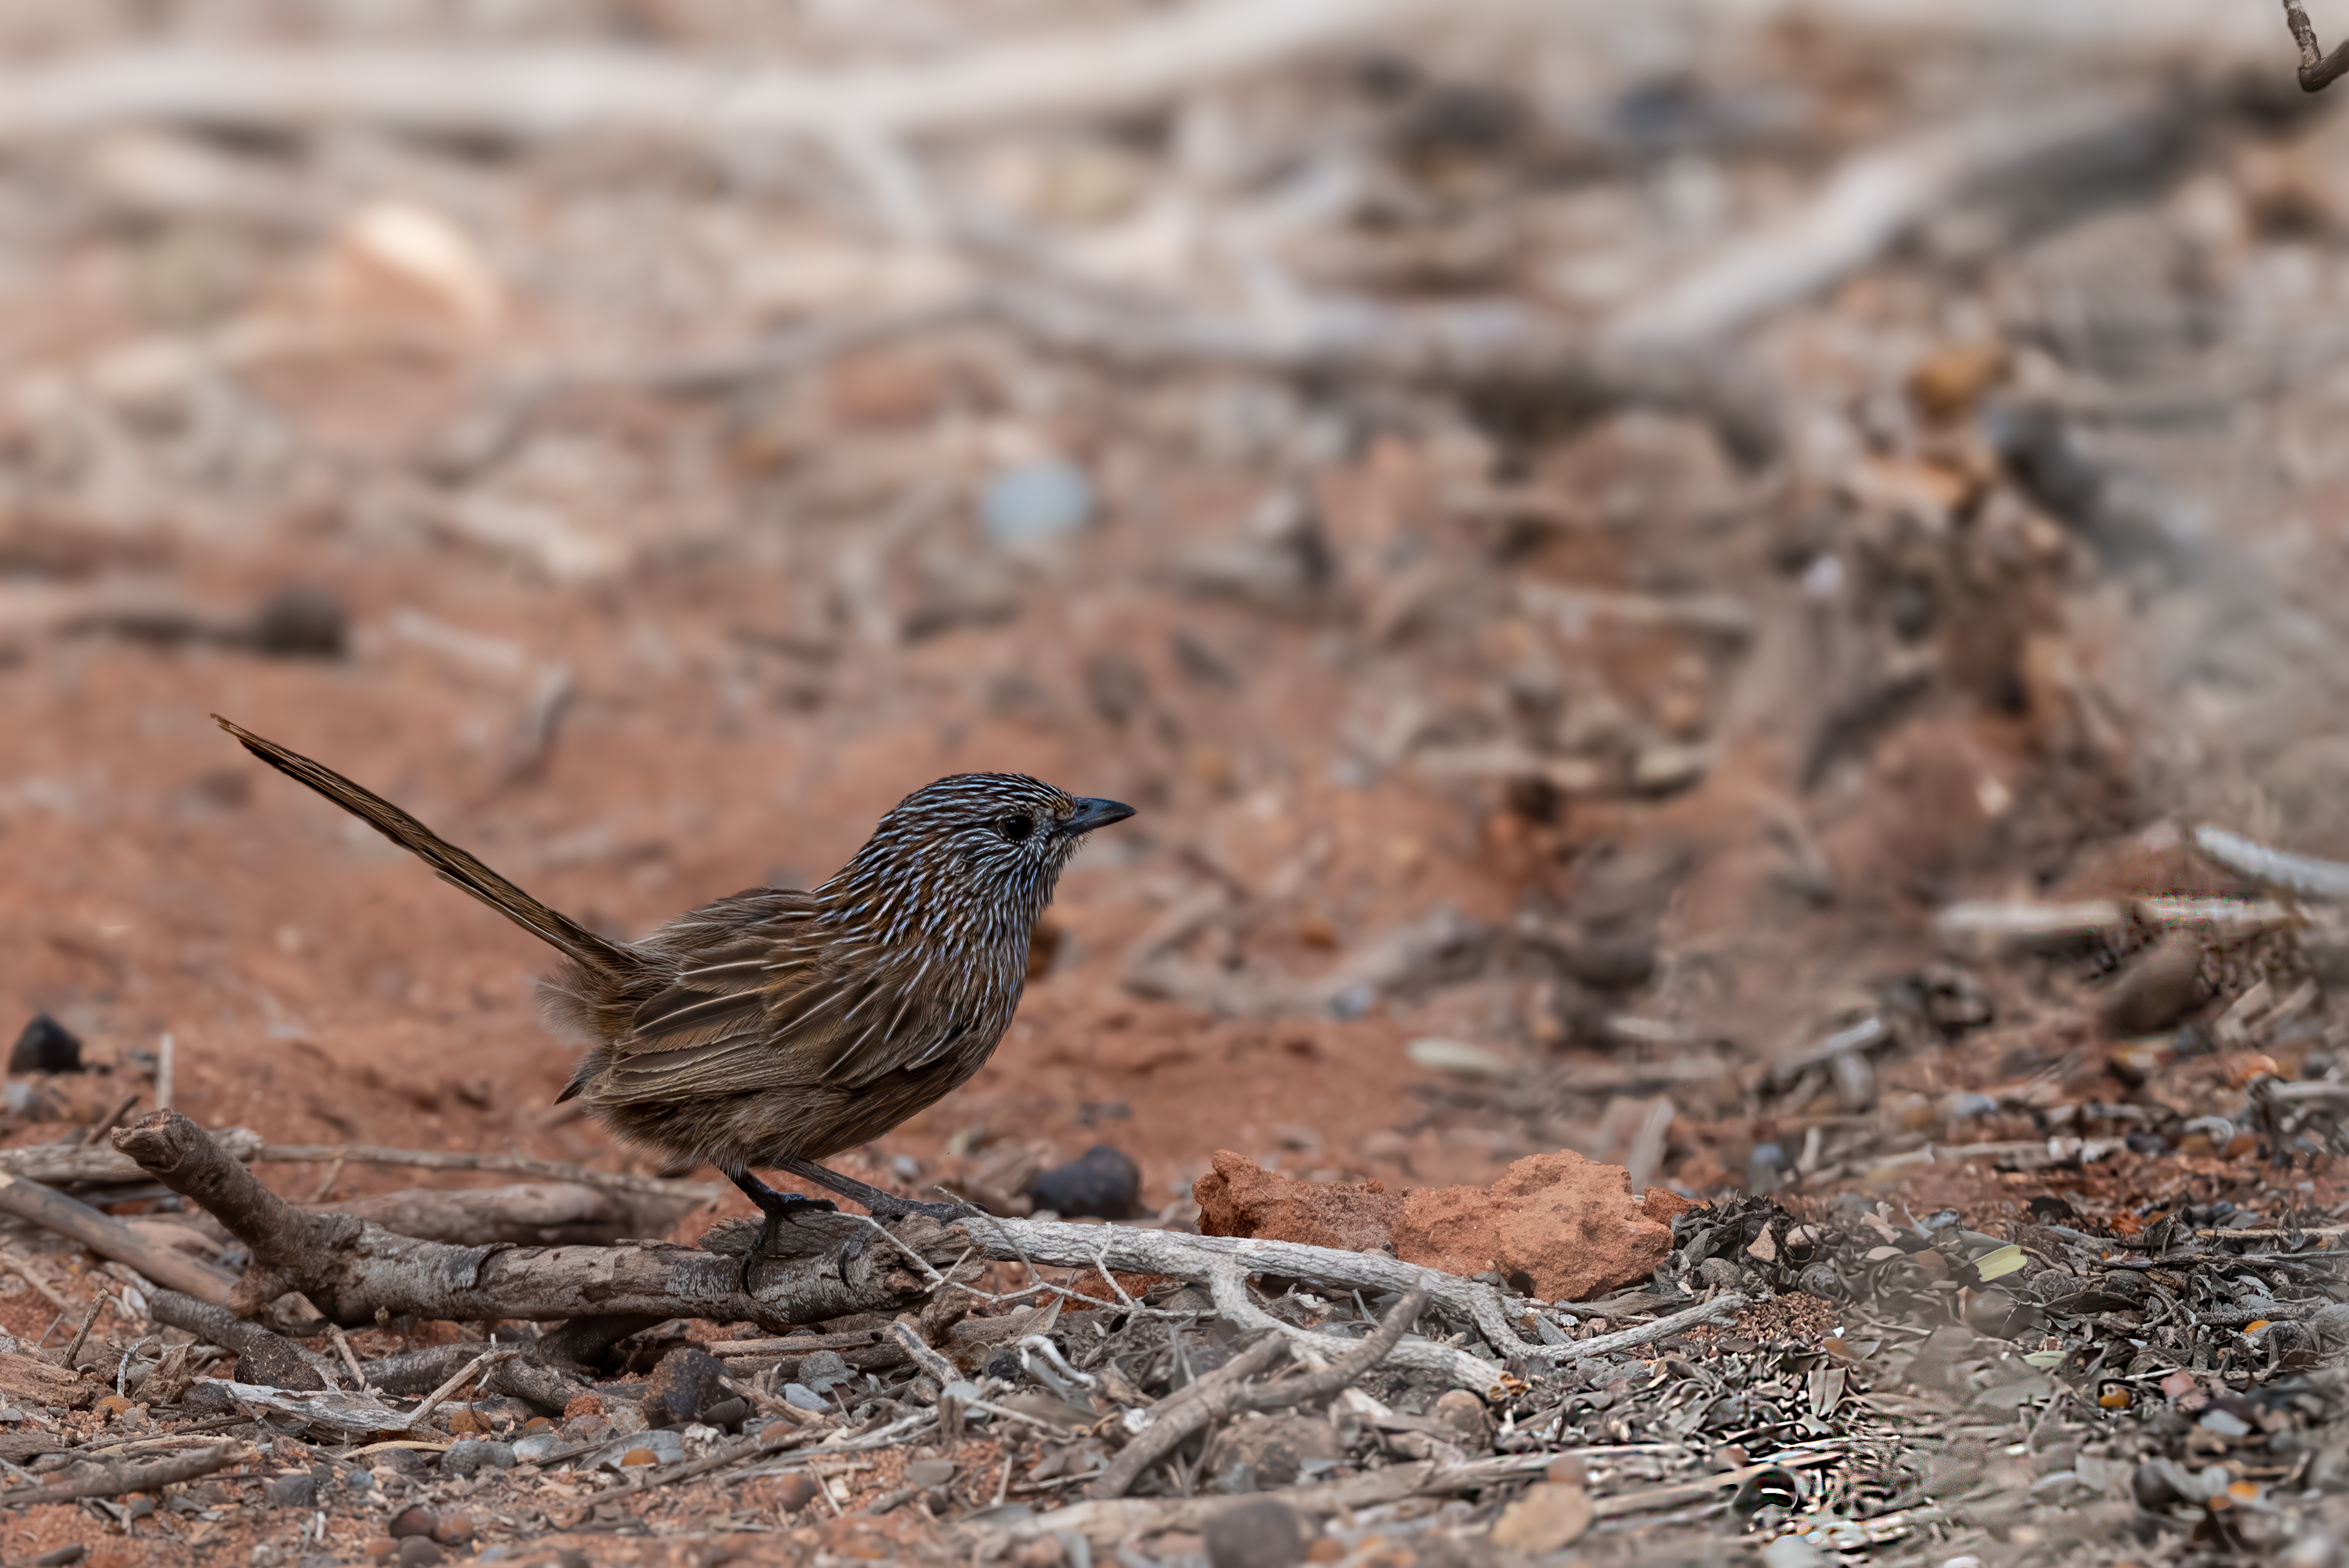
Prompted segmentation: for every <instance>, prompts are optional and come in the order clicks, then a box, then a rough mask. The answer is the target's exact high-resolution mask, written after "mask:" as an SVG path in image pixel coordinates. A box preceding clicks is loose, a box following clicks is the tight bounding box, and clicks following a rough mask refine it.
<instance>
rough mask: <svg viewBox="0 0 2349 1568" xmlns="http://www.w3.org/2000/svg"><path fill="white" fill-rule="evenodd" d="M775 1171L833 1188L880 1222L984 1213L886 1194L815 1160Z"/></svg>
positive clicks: (785, 1163) (784, 1164)
mask: <svg viewBox="0 0 2349 1568" xmlns="http://www.w3.org/2000/svg"><path fill="white" fill-rule="evenodd" d="M775 1169H776V1170H778V1171H790V1172H791V1173H792V1175H794V1176H799V1177H803V1178H805V1179H806V1180H808V1181H812V1182H814V1183H815V1184H816V1185H817V1186H819V1187H829V1188H831V1189H832V1190H833V1191H835V1192H837V1193H839V1194H840V1195H841V1196H842V1197H843V1198H854V1199H855V1200H856V1201H857V1202H860V1203H862V1204H864V1206H865V1208H867V1209H869V1210H871V1211H872V1212H873V1217H874V1219H876V1220H902V1219H905V1218H906V1217H907V1216H908V1215H912V1214H921V1215H924V1216H926V1217H927V1218H929V1219H933V1220H943V1221H947V1222H952V1221H955V1220H959V1219H961V1218H963V1217H964V1216H965V1215H968V1214H977V1213H980V1212H983V1211H981V1210H979V1209H978V1208H976V1207H974V1206H973V1205H971V1204H968V1203H925V1202H918V1201H916V1200H915V1199H912V1198H900V1197H898V1196H897V1195H896V1194H895V1193H893V1192H884V1191H881V1189H880V1188H878V1187H869V1186H867V1185H865V1184H864V1182H862V1181H858V1180H856V1178H854V1176H843V1175H842V1174H841V1173H840V1172H839V1171H833V1170H829V1169H827V1168H826V1167H824V1166H822V1165H819V1164H817V1163H816V1162H815V1161H812V1160H778V1161H775ZM755 1201H756V1200H753V1202H755Z"/></svg>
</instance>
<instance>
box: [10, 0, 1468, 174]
mask: <svg viewBox="0 0 2349 1568" xmlns="http://www.w3.org/2000/svg"><path fill="white" fill-rule="evenodd" d="M1461 10H1462V7H1461V5H1459V4H1458V0H1453V3H1452V4H1449V5H1441V6H1439V5H1434V4H1432V3H1431V0H1207V3H1205V4H1198V5H1185V6H1175V7H1171V8H1161V9H1157V10H1153V11H1148V12H1144V13H1142V14H1141V15H1139V16H1138V17H1137V18H1136V19H1135V20H1133V21H1131V22H1128V23H1126V24H1125V25H1123V26H1118V27H1112V28H1086V29H1083V30H1072V31H1068V32H1061V33H1052V34H1042V35H1038V36H1028V37H1023V38H1013V39H1010V40H1007V41H1005V42H1002V43H999V44H995V45H993V46H990V47H988V48H984V49H969V50H961V51H957V52H955V53H953V54H952V55H950V56H948V57H944V58H942V59H940V60H938V61H936V63H932V62H926V61H925V62H919V63H913V64H906V65H899V66H891V65H875V66H870V67H861V68H840V67H833V68H830V69H808V68H799V69H795V68H792V67H782V66H768V67H761V68H754V69H750V70H744V69H742V68H741V67H740V65H739V64H737V65H730V64H729V63H728V62H725V61H723V60H709V61H704V60H700V59H695V58H689V57H684V56H680V55H676V54H670V55H666V56H664V55H660V54H657V53H652V52H649V51H647V50H645V49H643V48H632V49H627V50H621V49H591V48H582V47H570V48H553V47H543V46H542V47H535V48H529V49H498V48H494V47H491V46H486V45H478V44H477V45H475V46H472V47H469V48H464V49H419V48H399V47H397V46H392V45H389V44H387V43H383V42H373V43H370V44H368V45H366V46H358V47H341V48H336V47H303V46H278V45H272V46H263V45H258V44H248V45H244V46H237V47H202V46H188V45H177V44H175V45H165V46H147V47H139V48H125V49H115V50H107V51H103V52H94V53H90V54H86V55H82V56H78V57H76V56H67V57H60V58H57V59H53V60H43V61H40V62H37V63H30V64H18V63H16V62H11V63H10V67H9V68H8V69H6V70H5V71H0V142H6V141H15V140H21V139H26V138H34V137H51V136H74V135H87V134H90V133H92V132H96V131H102V130H106V129H112V128H114V127H116V126H119V125H121V124H123V123H125V122H129V123H134V124H139V123H155V122H159V121H160V122H164V123H171V122H175V121H176V122H180V123H185V124H196V125H203V126H213V127H220V126H227V127H241V128H243V129H248V130H260V131H265V132H274V133H279V134H288V133H307V132H314V131H318V130H326V129H334V128H336V127H346V128H354V129H373V130H388V131H405V132H411V133H422V134H427V135H459V136H471V137H477V138H478V137H492V138H506V139H517V140H526V141H535V140H539V139H548V138H554V139H560V138H565V137H575V136H581V135H588V134H596V135H605V136H631V137H655V138H662V139H673V140H681V141H686V142H698V143H704V144H710V145H719V146H729V147H741V148H756V149H760V150H768V149H771V147H772V146H773V145H774V144H775V142H776V141H777V139H790V138H792V137H804V136H829V135H833V134H835V133H837V132H838V131H839V130H840V129H843V128H855V129H868V130H872V131H879V132H886V133H891V134H895V135H898V136H919V135H925V134H930V135H937V134H949V135H950V134H955V133H963V132H969V131H974V130H978V129H984V128H987V127H989V126H994V125H1000V124H1004V123H1010V122H1022V123H1034V122H1037V121H1040V120H1050V119H1065V118H1069V117H1071V116H1082V115H1089V114H1117V113H1125V112H1130V111H1133V110H1134V109H1138V108H1146V107H1148V106H1150V105H1152V104H1154V103H1159V102H1163V101H1164V100H1166V99H1167V98H1172V97H1174V96H1175V95H1177V94H1180V93H1182V92H1184V91H1186V90H1189V89H1191V88H1197V87H1204V86H1207V85H1210V84H1213V83H1216V82H1219V81H1224V80H1227V79H1230V78H1232V77H1238V76H1243V75H1247V74H1248V73H1250V72H1254V71H1258V70H1263V69H1266V68H1268V67H1273V66H1277V65H1279V64H1281V63H1283V62H1285V61H1288V60H1289V59H1291V58H1293V57H1297V56H1299V55H1302V54H1309V53H1311V52H1313V51H1315V50H1319V49H1325V48H1329V47H1330V46H1337V45H1342V44H1344V43H1347V42H1349V41H1350V40H1353V39H1356V38H1360V37H1361V36H1365V35H1368V34H1374V33H1379V32H1384V31H1389V30H1392V29H1393V28H1395V27H1397V26H1402V25H1404V24H1406V23H1408V22H1410V21H1411V20H1413V19H1414V18H1416V17H1424V16H1429V15H1444V17H1445V18H1446V19H1447V21H1449V22H1454V23H1456V22H1457V21H1458V19H1459V15H1460V13H1461Z"/></svg>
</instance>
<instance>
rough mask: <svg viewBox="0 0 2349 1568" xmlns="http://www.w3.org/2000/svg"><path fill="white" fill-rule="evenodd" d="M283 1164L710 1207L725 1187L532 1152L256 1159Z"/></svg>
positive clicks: (269, 1150) (265, 1154)
mask: <svg viewBox="0 0 2349 1568" xmlns="http://www.w3.org/2000/svg"><path fill="white" fill-rule="evenodd" d="M252 1158H253V1159H254V1160H256V1161H265V1162H267V1163H271V1164H277V1165H325V1164H329V1163H332V1162H333V1161H342V1162H343V1163H345V1164H347V1165H405V1166H410V1167H413V1168H415V1169H417V1170H420V1171H497V1172H499V1173H501V1174H502V1175H507V1176H535V1177H537V1178H538V1179H539V1180H540V1181H571V1182H576V1183H578V1184H579V1185H581V1186H585V1187H605V1188H609V1189H610V1190H611V1191H615V1192H636V1193H641V1194H643V1195H644V1196H646V1197H648V1198H684V1199H689V1200H691V1201H692V1202H696V1203H707V1202H712V1201H713V1200H715V1199H717V1198H719V1197H720V1196H722V1195H723V1194H724V1191H725V1189H723V1188H721V1187H718V1186H715V1185H713V1184H712V1183H709V1182H707V1181H663V1180H662V1179H661V1178H659V1177H657V1176H632V1175H630V1174H628V1173H627V1172H626V1171H597V1170H595V1169H594V1168H593V1167H591V1166H586V1165H570V1164H566V1163H564V1161H559V1160H533V1159H532V1158H531V1157H530V1156H529V1155H527V1154H477V1153H469V1152H466V1151H463V1150H445V1149H385V1148H381V1147H379V1146H378V1145H376V1144H372V1143H270V1144H264V1145H263V1146H262V1148H261V1150H259V1151H258V1152H257V1153H255V1154H254V1155H253V1157H252Z"/></svg>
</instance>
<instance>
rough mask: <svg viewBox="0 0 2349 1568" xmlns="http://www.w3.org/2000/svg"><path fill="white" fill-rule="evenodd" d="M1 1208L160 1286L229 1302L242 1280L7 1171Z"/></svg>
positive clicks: (2, 1176) (0, 1185) (0, 1188)
mask: <svg viewBox="0 0 2349 1568" xmlns="http://www.w3.org/2000/svg"><path fill="white" fill-rule="evenodd" d="M154 1114H160V1112H150V1115H154ZM116 1136H117V1137H119V1136H121V1135H120V1134H119V1133H117V1134H116ZM219 1159H220V1161H221V1162H222V1163H223V1164H225V1165H228V1166H230V1167H232V1168H233V1169H236V1170H240V1171H241V1170H243V1166H240V1165H237V1164H236V1162H235V1161H233V1160H232V1159H230V1158H229V1156H228V1155H226V1154H225V1153H222V1154H220V1155H219ZM0 1212H7V1213H11V1214H14V1215H16V1217H17V1218H18V1219H20V1220H30V1221H31V1222H33V1223H34V1224H36V1225H38V1226H40V1227H41V1228H42V1229H44V1230H48V1231H55V1232H56V1233H57V1234H58V1235H61V1236H65V1237H67V1238H68V1239H69V1240H72V1241H77V1242H79V1243H81V1244H82V1245H83V1246H86V1247H88V1249H89V1250H90V1251H91V1252H94V1253H97V1254H98V1256H99V1257H102V1258H112V1259H113V1260H114V1261H115V1262H117V1263H119V1264H129V1265H130V1266H131V1267H132V1268H134V1269H137V1270H138V1271H139V1272H140V1274H145V1275H146V1276H147V1277H148V1278H149V1279H150V1280H153V1281H154V1282H155V1283H156V1284H162V1285H169V1286H171V1288H172V1289H173V1290H182V1291H185V1292H187V1293H188V1294H189V1295H192V1296H196V1297H199V1298H200V1299H202V1300H204V1301H211V1302H222V1301H226V1300H227V1299H228V1293H229V1289H230V1287H231V1286H232V1285H233V1284H235V1283H236V1276H235V1275H234V1274H231V1273H229V1272H228V1270H226V1269H224V1268H222V1267H221V1266H219V1265H218V1264H209V1263H206V1262H204V1261H203V1260H202V1258H194V1257H190V1256H189V1255H188V1254H187V1253H182V1252H179V1251H177V1250H175V1249H173V1248H171V1247H168V1246H166V1245H164V1244H163V1243H161V1242H159V1241H156V1240H155V1239H154V1238H153V1237H151V1236H149V1235H147V1234H145V1233H141V1232H139V1231H134V1230H132V1229H131V1228H130V1227H129V1225H126V1224H124V1223H123V1222H121V1221H119V1220H118V1219H116V1218H115V1217H114V1216H113V1215H111V1214H101V1213H99V1212H98V1211H97V1210H96V1209H93V1208H91V1207H90V1206H89V1205H88V1204H87V1203H84V1202H78V1201H76V1200H75V1199H72V1198H68V1197H67V1196H66V1195H65V1194H64V1193H63V1192H59V1191H54V1190H52V1189H50V1188H47V1187H45V1186H43V1185H42V1184H41V1183H39V1182H38V1181H26V1180H25V1179H24V1178H23V1177H21V1176H12V1175H10V1174H8V1173H7V1172H6V1171H0Z"/></svg>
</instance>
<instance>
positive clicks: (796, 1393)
mask: <svg viewBox="0 0 2349 1568" xmlns="http://www.w3.org/2000/svg"><path fill="white" fill-rule="evenodd" d="M783 1403H784V1404H786V1405H789V1406H790V1407H791V1408H792V1409H794V1410H829V1409H831V1408H832V1407H831V1406H830V1405H828V1404H826V1403H824V1400H823V1396H822V1395H820V1394H818V1393H817V1392H816V1391H815V1390H814V1389H812V1388H811V1387H808V1386H807V1385H806V1384H804V1383H786V1384H784V1385H783Z"/></svg>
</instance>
